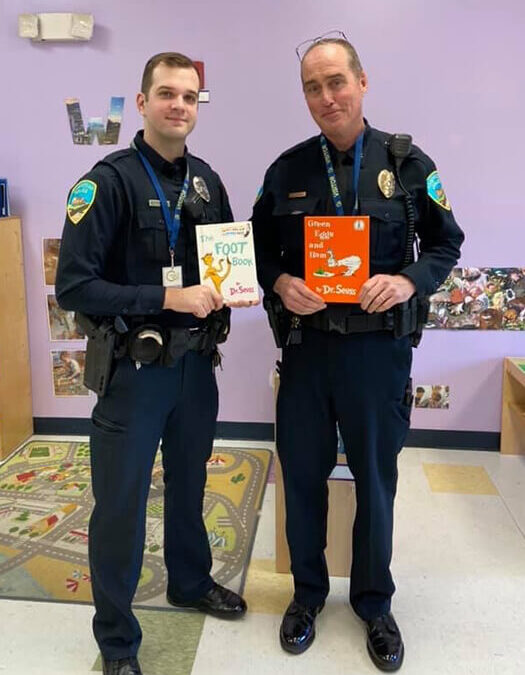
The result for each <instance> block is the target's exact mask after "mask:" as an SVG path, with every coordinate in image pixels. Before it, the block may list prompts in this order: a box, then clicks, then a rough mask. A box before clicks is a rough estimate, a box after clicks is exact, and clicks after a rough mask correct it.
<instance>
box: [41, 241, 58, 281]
mask: <svg viewBox="0 0 525 675" xmlns="http://www.w3.org/2000/svg"><path fill="white" fill-rule="evenodd" d="M59 251H60V239H43V240H42V260H43V263H44V283H45V285H46V286H54V285H55V279H56V275H57V264H58V253H59Z"/></svg>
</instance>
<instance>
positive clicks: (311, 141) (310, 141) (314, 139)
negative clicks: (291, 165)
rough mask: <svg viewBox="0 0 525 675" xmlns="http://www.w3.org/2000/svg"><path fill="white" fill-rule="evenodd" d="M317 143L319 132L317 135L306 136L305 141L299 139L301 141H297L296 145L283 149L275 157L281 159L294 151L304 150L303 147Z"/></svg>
mask: <svg viewBox="0 0 525 675" xmlns="http://www.w3.org/2000/svg"><path fill="white" fill-rule="evenodd" d="M315 144H319V134H318V135H317V136H312V137H311V138H307V139H306V141H301V143H297V145H294V146H292V147H291V148H288V150H285V151H284V152H282V153H281V154H280V155H279V157H278V158H277V159H282V158H283V157H290V156H292V155H294V154H295V153H296V152H299V151H300V150H304V148H307V147H309V146H310V145H315Z"/></svg>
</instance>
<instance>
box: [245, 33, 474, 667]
mask: <svg viewBox="0 0 525 675" xmlns="http://www.w3.org/2000/svg"><path fill="white" fill-rule="evenodd" d="M298 54H299V52H298ZM299 56H300V58H301V55H300V54H299ZM301 78H302V85H303V91H304V95H305V98H306V103H307V105H308V108H309V110H310V113H311V115H312V117H313V119H314V120H315V122H316V123H317V125H318V126H319V128H320V130H321V136H315V137H314V138H311V139H309V140H307V141H305V142H304V143H301V144H299V145H297V146H295V147H293V148H291V149H290V150H287V151H286V152H284V153H283V154H282V155H281V156H280V157H279V158H278V159H277V160H276V161H275V162H274V163H273V164H272V165H271V167H270V168H269V169H268V171H267V173H266V176H265V180H264V185H263V190H262V194H261V196H260V198H259V200H258V201H257V202H256V205H255V207H254V212H253V225H254V233H255V245H256V254H257V265H258V271H259V280H260V283H261V285H262V287H263V289H264V291H265V293H266V294H267V296H268V295H269V296H270V298H271V296H272V294H275V295H274V297H273V299H272V302H271V304H270V307H269V313H270V314H271V319H272V322H273V324H274V325H275V320H277V322H278V324H279V329H280V332H281V335H280V337H281V340H282V342H283V360H282V368H281V374H280V375H281V381H280V388H279V398H278V404H277V447H278V451H279V456H280V460H281V463H282V468H283V476H284V487H285V493H286V533H287V538H288V544H289V547H290V555H291V562H292V573H293V576H294V582H295V595H294V598H293V601H292V602H291V604H290V606H289V607H288V609H287V611H286V614H285V615H284V619H283V622H282V625H281V631H280V640H281V645H282V646H283V648H284V649H285V650H287V651H289V652H292V653H295V654H297V653H301V652H303V651H304V650H305V649H307V648H308V647H309V646H310V645H311V643H312V641H313V639H314V636H315V617H316V615H317V614H318V613H319V612H320V611H321V609H322V608H323V605H324V602H325V598H326V596H327V594H328V588H329V582H328V573H327V567H326V562H325V556H324V548H325V546H326V515H327V506H328V502H327V496H328V495H327V492H328V491H327V478H328V476H329V475H330V473H331V471H332V469H333V467H334V464H335V462H336V452H337V435H336V423H337V424H338V425H339V428H340V430H341V434H342V437H343V440H344V445H345V449H346V453H347V460H348V465H349V467H350V470H351V472H352V474H353V476H354V477H355V484H356V497H357V513H356V519H355V525H354V531H353V562H352V569H351V588H350V602H351V605H352V607H353V609H354V610H355V612H356V613H357V615H358V616H359V617H361V619H363V620H364V621H365V623H366V626H367V633H368V639H367V646H368V651H369V653H370V656H371V658H372V660H373V662H374V663H375V664H376V665H377V666H378V667H379V668H381V669H382V670H397V669H398V668H399V667H400V666H401V663H402V661H403V653H404V648H403V642H402V639H401V634H400V632H399V628H398V627H397V625H396V623H395V621H394V618H393V616H392V614H391V613H390V601H391V597H392V595H393V593H394V583H393V581H392V576H391V574H390V569H389V567H390V560H391V554H392V512H393V502H394V495H395V492H396V482H397V455H398V452H399V451H400V449H401V447H402V446H403V442H404V440H405V437H406V433H407V430H408V426H409V415H410V404H411V390H410V379H409V375H410V366H411V357H412V354H411V351H412V345H411V335H410V334H411V333H413V332H414V328H415V324H416V323H417V321H418V318H417V304H418V303H417V298H423V297H424V296H427V295H428V294H430V293H432V292H433V291H435V290H436V288H437V287H438V285H439V284H440V282H441V281H443V279H445V277H446V276H447V274H448V273H449V271H450V269H451V268H452V267H453V265H454V264H455V262H456V260H457V258H458V256H459V247H460V245H461V243H462V241H463V234H462V232H461V230H460V228H459V227H458V225H457V224H456V221H455V220H454V217H453V215H452V212H451V210H450V205H449V203H448V201H447V199H446V197H445V195H444V193H443V192H442V189H441V185H440V182H439V176H438V174H437V172H436V170H435V166H434V164H433V162H432V160H431V159H430V158H429V157H427V156H426V155H425V154H423V152H421V150H419V149H418V148H416V147H414V146H412V147H410V145H409V142H407V140H409V137H404V138H403V137H401V138H392V137H390V136H389V135H388V134H386V133H383V132H381V131H378V130H376V129H373V128H372V127H370V126H369V125H368V123H367V122H366V121H365V120H364V118H363V113H362V99H363V96H364V94H365V92H366V89H367V77H366V75H365V73H364V71H363V69H362V67H361V64H360V62H359V58H358V56H357V54H356V52H355V50H354V48H353V47H352V46H351V45H350V44H349V43H348V41H347V40H346V38H345V37H344V35H342V34H340V37H336V38H324V39H323V38H318V39H316V40H314V41H310V43H309V46H308V48H307V50H306V52H305V53H304V56H303V57H302V61H301ZM399 141H401V143H399ZM329 176H331V177H332V178H335V180H330V181H329ZM323 214H332V215H344V214H346V215H351V214H354V215H357V214H360V215H368V216H370V220H371V241H370V273H371V276H370V279H369V280H368V281H367V282H366V283H365V284H364V286H363V287H362V289H361V292H360V296H359V302H360V305H348V304H346V305H328V306H327V305H325V303H324V301H323V299H322V297H320V296H319V295H317V294H316V293H314V292H313V291H311V290H309V289H308V288H307V287H306V285H305V283H304V281H303V276H304V234H303V221H304V216H305V215H323ZM413 229H415V231H416V232H417V234H418V236H419V239H420V249H421V255H420V257H419V259H418V260H417V261H416V262H415V261H414V260H413V255H412V237H413V232H411V231H412V230H413ZM266 300H267V299H266ZM266 300H265V304H266ZM279 303H281V305H279ZM400 303H405V304H400ZM282 305H284V308H285V309H284V310H283V312H282V313H280V314H279V313H278V309H279V307H281V308H282ZM393 308H395V310H394V311H389V310H392V309H393ZM403 310H404V311H403ZM422 323H423V320H422V318H421V317H420V318H419V329H420V328H421V325H422ZM341 534H342V536H345V533H341Z"/></svg>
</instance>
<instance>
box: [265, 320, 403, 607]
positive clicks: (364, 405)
mask: <svg viewBox="0 0 525 675" xmlns="http://www.w3.org/2000/svg"><path fill="white" fill-rule="evenodd" d="M411 361H412V347H411V345H410V341H409V338H407V337H405V338H401V339H399V340H396V339H394V337H393V335H392V333H390V332H371V333H359V334H350V335H340V334H338V333H333V332H331V333H328V332H322V331H318V330H315V329H309V328H307V327H306V328H303V333H302V344H300V345H290V346H288V347H285V348H284V350H283V360H282V367H281V375H280V386H279V394H278V400H277V449H278V453H279V459H280V461H281V464H282V469H283V480H284V488H285V499H286V536H287V540H288V546H289V548H290V557H291V568H292V574H293V577H294V583H295V599H296V600H297V602H300V603H301V604H303V605H307V606H315V605H319V604H321V603H322V602H323V601H324V600H325V598H326V596H327V594H328V590H329V579H328V572H327V567H326V560H325V555H324V549H325V548H326V523H327V513H328V486H327V479H328V476H329V475H330V473H331V471H332V469H333V468H334V466H335V464H336V459H337V431H336V422H337V423H338V424H339V428H340V431H341V435H342V438H343V441H344V446H345V451H346V455H347V461H348V466H349V468H350V471H351V472H352V474H353V476H354V478H355V487H356V500H357V510H356V517H355V522H354V529H353V559H352V568H351V571H350V577H351V578H350V603H351V605H352V607H353V608H354V611H355V612H356V613H357V614H358V615H359V616H360V617H361V618H363V619H365V620H366V619H371V618H375V617H376V616H379V615H381V614H383V613H385V612H387V611H389V609H390V600H391V597H392V595H393V593H394V590H395V586H394V583H393V580H392V575H391V573H390V561H391V557H392V529H393V504H394V496H395V493H396V484H397V455H398V453H399V451H400V449H401V448H402V446H403V443H404V441H405V438H406V433H407V431H408V426H409V415H410V405H409V402H408V401H407V400H405V399H406V396H405V392H406V389H407V385H408V382H409V377H410V367H411ZM349 536H350V532H346V531H342V532H341V537H349Z"/></svg>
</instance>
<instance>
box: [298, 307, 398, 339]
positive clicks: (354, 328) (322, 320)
mask: <svg viewBox="0 0 525 675" xmlns="http://www.w3.org/2000/svg"><path fill="white" fill-rule="evenodd" d="M301 323H302V324H303V326H307V327H309V328H316V329H317V330H322V331H333V332H335V333H341V334H342V335H347V334H349V333H370V332H372V331H377V330H394V312H393V311H391V310H388V311H386V312H380V313H377V314H352V315H350V316H341V317H333V316H330V314H327V313H317V314H310V315H307V316H303V317H301Z"/></svg>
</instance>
